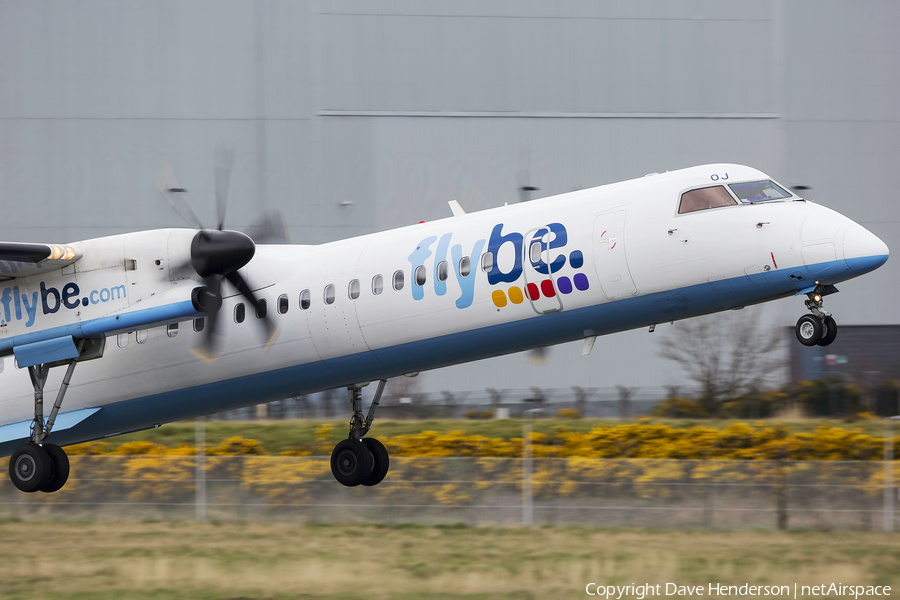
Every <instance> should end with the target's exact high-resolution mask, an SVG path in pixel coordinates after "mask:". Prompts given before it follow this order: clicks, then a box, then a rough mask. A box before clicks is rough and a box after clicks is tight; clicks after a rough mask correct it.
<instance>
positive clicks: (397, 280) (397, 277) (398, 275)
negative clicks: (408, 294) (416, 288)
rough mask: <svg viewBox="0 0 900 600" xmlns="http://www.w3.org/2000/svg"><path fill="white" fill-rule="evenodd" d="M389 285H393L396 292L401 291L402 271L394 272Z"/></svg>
mask: <svg viewBox="0 0 900 600" xmlns="http://www.w3.org/2000/svg"><path fill="white" fill-rule="evenodd" d="M391 285H393V286H394V289H395V290H397V291H398V292H399V291H400V290H402V289H403V271H394V277H393V279H392V280H391Z"/></svg>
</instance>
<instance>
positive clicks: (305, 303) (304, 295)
mask: <svg viewBox="0 0 900 600" xmlns="http://www.w3.org/2000/svg"><path fill="white" fill-rule="evenodd" d="M309 304H310V296H309V290H303V291H302V292H300V308H301V309H302V310H306V309H308V308H309Z"/></svg>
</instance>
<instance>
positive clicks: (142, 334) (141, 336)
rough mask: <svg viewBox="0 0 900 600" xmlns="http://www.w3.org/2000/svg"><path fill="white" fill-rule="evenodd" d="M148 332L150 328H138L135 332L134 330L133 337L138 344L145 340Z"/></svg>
mask: <svg viewBox="0 0 900 600" xmlns="http://www.w3.org/2000/svg"><path fill="white" fill-rule="evenodd" d="M149 334H150V330H148V329H138V330H137V331H136V332H134V338H135V340H136V341H137V343H138V344H143V343H144V342H146V341H147V337H148V336H149Z"/></svg>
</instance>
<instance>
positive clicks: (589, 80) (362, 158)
mask: <svg viewBox="0 0 900 600" xmlns="http://www.w3.org/2000/svg"><path fill="white" fill-rule="evenodd" d="M898 21H900V5H898V4H897V3H895V2H890V1H886V0H881V1H876V0H862V1H859V0H857V1H853V2H850V1H838V0H790V1H788V0H767V1H763V0H756V1H744V2H720V1H713V0H708V1H702V0H680V1H672V0H652V1H647V2H630V1H617V2H597V1H587V0H585V1H577V0H573V1H570V2H564V3H558V2H553V3H551V2H543V3H541V2H516V1H502V0H481V1H477V2H475V1H462V0H445V1H435V2H427V3H426V2H412V1H403V0H387V1H381V2H362V1H354V0H345V1H327V0H320V1H315V0H310V1H308V2H298V1H288V0H283V1H277V0H272V1H268V2H249V1H238V0H215V1H212V0H210V1H207V2H200V1H197V2H183V1H180V0H171V1H144V2H127V3H121V2H111V1H93V0H87V1H82V2H78V3H69V2H62V1H58V2H54V1H48V2H40V3H37V2H11V1H0V207H2V211H3V213H4V214H3V219H2V222H0V239H6V240H16V241H28V240H30V241H51V242H55V241H68V240H72V239H83V238H87V237H94V236H100V235H108V234H113V233H122V232H127V231H133V230H137V229H145V228H154V227H170V226H181V225H182V223H181V222H180V220H179V218H178V217H177V216H176V215H175V213H174V212H172V211H171V209H170V208H169V207H168V206H167V205H166V204H165V203H164V201H163V200H162V199H161V198H160V196H159V194H158V193H157V192H156V189H155V187H154V181H155V178H156V173H157V170H158V167H159V164H160V161H161V160H162V159H163V158H166V159H168V160H169V162H170V163H171V164H172V165H173V167H174V169H175V171H176V173H177V174H178V177H179V180H180V182H181V183H182V185H183V186H184V187H186V188H187V189H188V190H189V191H190V196H191V199H192V202H193V203H194V205H195V207H196V208H197V212H198V213H199V214H200V218H201V219H202V220H203V221H205V222H206V223H212V221H213V200H212V186H213V176H212V172H213V148H214V145H215V144H216V143H217V142H218V141H222V140H225V141H228V142H230V143H231V144H233V145H234V146H235V147H236V148H237V159H236V163H235V168H234V171H233V176H232V185H231V199H230V206H229V213H228V219H227V225H229V226H230V227H233V228H237V229H239V228H242V227H244V226H246V225H248V224H249V223H250V222H251V221H252V220H253V218H254V216H255V215H256V214H257V213H258V211H259V210H260V209H261V208H264V207H266V208H279V209H281V210H283V211H284V213H285V215H286V218H287V221H288V224H289V227H290V233H291V237H292V241H294V242H296V243H320V242H324V241H328V240H332V239H337V238H340V237H345V236H352V235H358V234H363V233H368V232H372V231H377V230H382V229H387V228H391V227H395V226H401V225H406V224H408V223H410V222H415V221H419V220H433V219H438V218H443V217H445V216H448V215H449V211H448V208H447V204H446V202H447V200H451V199H456V200H459V202H460V203H461V204H462V205H463V206H464V207H465V208H466V209H467V210H468V211H474V210H479V209H483V208H488V207H493V206H498V205H501V204H503V203H504V202H510V203H512V202H517V201H519V193H518V191H517V190H518V188H519V187H521V186H522V185H530V186H535V187H538V188H540V191H539V192H537V193H536V194H535V195H539V196H543V195H551V194H555V193H560V192H566V191H569V190H572V189H575V188H583V187H590V186H595V185H600V184H603V183H608V182H612V181H616V180H620V179H624V178H631V177H639V176H641V175H644V174H645V173H648V172H657V171H664V170H670V169H675V168H680V167H685V166H690V165H694V164H699V163H704V162H739V163H746V164H751V165H753V166H756V167H758V168H760V169H762V170H764V171H766V172H768V173H770V174H771V175H772V176H773V177H775V178H776V179H778V180H780V181H781V182H782V183H785V184H787V185H797V184H802V185H806V186H810V187H811V188H812V189H811V190H810V191H809V192H808V193H807V195H808V196H810V197H812V198H814V199H815V200H817V201H819V202H821V203H822V204H825V205H827V206H830V207H832V208H835V209H836V210H838V211H841V212H843V213H845V214H847V215H848V216H850V217H851V218H854V219H855V220H857V221H859V222H861V223H863V224H864V225H865V226H866V227H868V228H870V229H871V230H872V231H874V232H875V233H876V234H878V235H879V236H881V237H882V239H884V240H885V241H886V242H887V243H888V245H889V246H891V247H894V248H900V234H898V233H897V227H896V225H897V221H898V214H900V211H898V209H897V207H896V203H897V201H898V198H897V197H896V192H895V191H894V187H893V185H892V184H893V175H894V173H895V172H896V171H897V169H898V167H900V160H898V159H900V142H898V141H897V140H898V139H900V127H898V122H900V119H898V114H900V103H898V102H897V101H896V99H897V98H898V97H900V69H897V67H896V60H897V57H898V56H900V38H898V36H896V35H895V30H896V26H897V25H898ZM898 275H900V268H898V266H897V261H896V260H894V261H889V262H888V264H887V265H886V266H885V267H883V268H882V269H881V270H880V271H878V272H877V273H876V274H874V275H869V276H867V277H865V278H863V279H861V280H859V281H854V282H850V283H848V284H845V285H843V286H841V289H842V291H843V292H844V293H842V294H838V295H835V296H831V297H829V298H828V308H829V309H831V310H832V311H833V312H834V313H835V315H836V317H837V319H838V323H855V324H877V323H897V322H898V320H900V319H898V316H897V311H896V310H894V308H893V306H892V305H891V303H890V298H891V297H894V296H896V295H897V294H896V292H897V287H898V284H897V281H898V280H900V277H898ZM802 312H803V307H802V304H801V303H800V302H799V301H797V300H794V301H790V300H785V301H782V302H779V303H776V305H775V306H774V307H773V308H770V309H768V310H767V311H766V315H767V317H766V318H767V322H772V323H773V324H777V325H787V324H790V323H792V322H793V321H794V320H796V318H797V316H799V315H800V314H802ZM662 329H663V328H662V327H661V328H660V330H658V331H657V333H656V334H654V335H653V336H650V335H648V334H647V333H646V332H633V333H625V334H618V335H615V336H610V337H608V338H605V339H604V340H602V341H601V342H600V343H598V345H597V347H596V348H595V350H594V353H593V354H592V355H591V356H590V357H587V358H581V357H580V356H578V355H579V349H580V347H578V346H577V345H568V346H563V347H561V348H559V349H555V350H554V352H553V353H551V355H550V356H551V358H550V362H549V363H548V364H547V365H546V366H543V367H535V366H532V365H530V364H529V363H526V362H525V361H524V360H523V359H522V357H521V356H515V357H508V358H502V359H495V360H492V361H487V362H485V363H483V364H481V365H478V366H465V367H457V368H451V369H445V370H442V371H439V372H435V373H432V374H428V375H426V376H423V378H422V379H421V383H420V385H421V386H423V387H424V388H426V389H436V390H440V389H468V388H471V387H477V388H484V387H487V386H494V387H500V388H503V387H523V388H524V387H530V386H532V385H540V386H543V387H567V386H569V385H575V384H579V385H601V386H606V385H614V384H617V383H624V384H627V385H635V386H659V385H663V384H665V383H673V382H679V381H680V378H681V375H680V373H679V371H678V370H677V368H675V367H673V366H672V365H670V364H668V363H665V362H663V361H662V360H661V359H659V358H657V357H656V341H655V338H656V337H658V336H659V335H660V334H661V330H662ZM461 369H465V371H463V370H461Z"/></svg>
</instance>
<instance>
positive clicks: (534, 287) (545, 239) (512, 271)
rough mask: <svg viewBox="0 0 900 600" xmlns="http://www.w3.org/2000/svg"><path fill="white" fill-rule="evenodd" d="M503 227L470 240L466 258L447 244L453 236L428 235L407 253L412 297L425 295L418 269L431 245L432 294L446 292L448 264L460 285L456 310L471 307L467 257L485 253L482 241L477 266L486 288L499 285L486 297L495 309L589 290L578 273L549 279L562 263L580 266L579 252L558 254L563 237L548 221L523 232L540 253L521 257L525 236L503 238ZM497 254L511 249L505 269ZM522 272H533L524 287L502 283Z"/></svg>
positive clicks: (511, 234)
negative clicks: (510, 260) (484, 237)
mask: <svg viewBox="0 0 900 600" xmlns="http://www.w3.org/2000/svg"><path fill="white" fill-rule="evenodd" d="M503 226H504V225H503V223H499V224H497V225H495V226H494V228H493V230H492V231H491V235H490V238H489V239H488V240H478V241H476V242H475V244H474V245H473V246H472V251H471V252H470V253H468V254H466V255H464V254H463V247H462V245H460V244H454V245H452V246H451V244H450V242H451V239H452V236H453V234H451V233H445V234H444V235H442V236H441V237H440V239H438V237H437V236H434V235H432V236H429V237H427V238H425V239H423V240H422V241H421V242H419V244H418V246H416V249H415V250H414V251H413V252H412V253H411V254H410V255H409V262H410V266H411V267H412V272H413V281H412V295H413V299H415V300H421V299H423V298H424V297H425V281H426V279H427V272H426V268H425V266H424V265H425V262H426V261H427V260H428V259H429V258H430V257H431V255H432V246H434V262H433V264H434V272H433V274H432V279H433V281H434V292H435V294H437V295H438V296H443V295H445V294H446V293H447V281H446V280H447V278H448V276H449V270H450V268H451V267H450V266H449V265H452V268H453V270H454V273H455V275H456V280H457V282H458V283H459V287H460V296H459V298H457V300H456V307H457V308H468V307H469V306H471V305H472V301H473V300H474V297H475V268H474V267H473V266H472V264H471V261H470V259H469V258H468V257H469V256H471V257H472V259H473V260H475V261H478V260H479V258H480V257H482V251H483V250H485V242H487V255H488V256H487V258H486V259H483V260H484V261H483V266H484V268H485V272H486V273H487V279H488V285H490V286H492V287H494V286H501V285H502V286H503V287H501V288H498V289H495V290H494V291H493V292H492V293H491V300H492V301H493V303H494V305H495V306H497V307H498V308H503V307H504V306H506V305H507V303H508V302H511V303H513V304H521V303H522V302H524V300H525V298H526V297H527V298H529V299H530V300H531V301H532V302H533V301H535V300H538V299H539V298H540V297H541V296H544V297H548V298H551V297H553V296H555V295H556V294H557V293H560V294H571V293H572V292H573V291H574V290H579V291H585V290H587V289H588V288H589V286H590V284H589V282H588V278H587V276H586V275H585V274H584V273H575V274H574V275H573V277H572V278H571V279H570V278H569V277H568V276H565V275H563V276H558V277H554V276H553V274H555V273H557V272H559V271H561V270H562V269H563V267H565V266H566V264H568V265H569V266H571V267H572V268H574V269H580V268H581V267H582V266H584V254H583V253H582V252H581V251H580V250H573V251H571V252H569V253H566V252H565V251H563V248H565V246H566V244H567V243H568V233H567V232H566V228H565V226H563V224H562V223H550V224H549V225H547V226H546V227H542V228H540V229H538V230H537V231H534V232H533V233H531V232H529V233H528V234H526V235H528V239H529V243H530V244H532V245H534V244H539V245H540V252H538V251H537V250H536V249H535V251H534V252H531V251H530V252H529V253H528V254H527V255H526V254H525V235H523V234H521V233H519V232H516V231H510V232H508V233H505V234H504V233H503ZM548 234H549V235H548ZM435 244H436V245H435ZM448 250H449V252H450V261H449V263H448V261H447V258H448V257H447V252H448ZM501 250H502V251H503V252H504V253H509V252H510V251H511V252H512V255H513V256H515V260H514V261H513V263H512V265H511V266H510V265H507V267H508V268H506V269H504V267H503V266H501V265H500V264H499V262H498V261H497V257H498V256H499V255H500V252H501ZM545 258H546V260H545ZM525 260H528V262H529V263H530V264H528V265H525V264H523V261H525ZM524 268H529V269H530V271H531V272H533V277H532V276H529V277H527V279H528V280H529V281H528V283H527V284H526V285H524V286H522V287H519V286H515V285H513V286H508V287H507V286H506V285H503V284H511V283H516V282H518V281H519V279H520V278H521V277H522V273H523V269H524ZM554 282H555V284H556V285H555V286H554ZM507 299H508V300H507Z"/></svg>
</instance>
